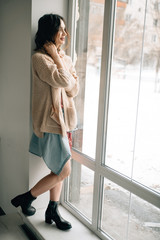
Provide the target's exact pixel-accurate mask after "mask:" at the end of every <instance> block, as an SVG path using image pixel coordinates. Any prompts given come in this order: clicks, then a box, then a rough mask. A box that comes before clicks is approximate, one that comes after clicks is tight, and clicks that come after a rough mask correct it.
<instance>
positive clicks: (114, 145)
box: [62, 0, 160, 240]
mask: <svg viewBox="0 0 160 240" xmlns="http://www.w3.org/2000/svg"><path fill="white" fill-rule="evenodd" d="M121 3H122V1H117V3H116V1H112V0H106V1H105V0H70V11H71V12H70V16H72V18H71V19H72V21H71V26H72V28H71V32H72V41H71V43H72V49H71V54H72V57H73V59H77V62H76V69H77V73H78V75H79V76H80V86H81V90H80V94H79V96H78V97H77V98H76V99H75V101H76V107H77V110H78V130H77V131H75V132H74V135H73V150H72V157H73V160H72V174H71V176H70V177H69V178H68V179H67V180H66V182H65V188H64V192H63V196H62V204H63V205H64V206H65V207H66V208H67V209H68V210H69V211H71V212H72V213H73V214H74V215H75V216H76V217H78V218H79V219H80V220H81V221H83V222H84V223H85V224H86V225H87V226H88V227H89V228H90V229H91V230H92V231H94V232H95V233H96V234H97V235H98V236H99V237H100V239H114V240H135V239H136V240H141V239H152V240H158V239H159V236H160V225H159V222H160V177H159V176H160V161H159V159H160V148H159V142H160V125H159V123H160V113H159V112H160V111H159V108H160V91H159V89H160V84H159V78H160V76H159V75H160V73H159V68H160V66H159V57H160V56H159V52H160V48H159V46H160V42H159V38H157V42H156V43H155V44H151V39H150V38H149V37H148V35H149V36H153V35H156V34H160V32H158V31H159V30H158V29H157V28H155V27H154V26H153V15H152V12H151V11H150V8H151V5H152V0H148V1H147V0H143V1H136V0H132V1H129V2H125V3H124V2H123V4H121ZM139 9H141V11H139ZM127 16H130V17H129V19H128V17H127ZM126 19H128V21H126ZM73 29H75V30H76V31H72V30H73ZM74 33H75V34H74ZM158 49H159V51H157V50H158Z"/></svg>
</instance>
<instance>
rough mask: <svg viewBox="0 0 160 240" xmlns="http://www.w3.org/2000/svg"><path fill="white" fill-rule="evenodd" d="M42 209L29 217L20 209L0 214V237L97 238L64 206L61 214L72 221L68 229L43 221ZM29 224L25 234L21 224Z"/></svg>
mask: <svg viewBox="0 0 160 240" xmlns="http://www.w3.org/2000/svg"><path fill="white" fill-rule="evenodd" d="M44 212H45V210H44V209H39V210H37V212H36V214H35V215H34V216H31V217H25V216H24V215H23V214H22V212H21V211H19V212H17V213H14V214H9V215H4V216H0V239H3V240H17V239H18V240H21V239H23V240H25V239H26V240H28V239H30V240H38V239H40V240H41V239H43V240H44V239H45V240H51V239H52V240H53V238H54V240H72V239H76V240H81V239H83V240H98V239H100V238H98V237H97V236H95V235H94V234H93V233H92V232H91V231H90V230H89V229H88V228H87V227H85V226H84V225H83V224H82V223H81V222H80V221H79V220H77V219H76V218H75V217H74V216H73V215H72V214H70V213H69V212H68V211H67V210H66V209H65V208H63V207H62V206H60V212H61V214H62V216H63V217H64V218H65V219H67V220H68V221H70V222H71V223H72V226H73V228H72V229H71V230H69V231H65V232H64V231H61V230H58V229H57V228H56V227H55V225H54V224H52V225H49V224H46V223H45V222H44ZM25 224H27V226H29V228H30V230H32V231H31V233H30V234H28V233H27V235H28V236H27V235H26V231H25V232H24V230H23V229H24V228H22V227H23V226H26V225H25Z"/></svg>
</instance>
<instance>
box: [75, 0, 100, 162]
mask: <svg viewBox="0 0 160 240" xmlns="http://www.w3.org/2000/svg"><path fill="white" fill-rule="evenodd" d="M77 2H78V9H79V14H78V16H77V18H78V17H79V19H78V21H77V32H76V54H77V63H76V69H77V73H78V75H79V77H80V93H79V95H78V97H77V98H76V107H77V112H78V130H77V131H75V132H74V136H73V147H75V148H76V149H78V150H80V151H82V152H83V153H85V154H86V155H88V156H90V157H92V158H93V159H94V158H95V149H96V134H97V117H98V99H99V84H100V65H101V64H100V62H101V50H102V49H101V48H102V33H103V16H104V0H101V1H99V0H79V1H77Z"/></svg>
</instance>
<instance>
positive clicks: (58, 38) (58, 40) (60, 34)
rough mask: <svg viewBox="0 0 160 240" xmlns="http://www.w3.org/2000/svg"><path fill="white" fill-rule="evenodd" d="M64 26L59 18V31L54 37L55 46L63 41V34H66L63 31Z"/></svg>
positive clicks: (58, 45)
mask: <svg viewBox="0 0 160 240" xmlns="http://www.w3.org/2000/svg"><path fill="white" fill-rule="evenodd" d="M65 28H66V26H65V24H64V22H63V21H62V20H61V24H60V27H59V31H58V33H57V34H56V37H55V44H56V47H57V48H58V47H60V46H61V45H62V44H64V43H65V36H66V35H67V33H66V31H65Z"/></svg>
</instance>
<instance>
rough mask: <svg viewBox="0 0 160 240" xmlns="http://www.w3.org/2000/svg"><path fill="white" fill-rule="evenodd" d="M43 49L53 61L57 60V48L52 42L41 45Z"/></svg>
mask: <svg viewBox="0 0 160 240" xmlns="http://www.w3.org/2000/svg"><path fill="white" fill-rule="evenodd" d="M43 47H44V49H45V50H46V52H47V53H48V54H49V55H50V56H51V57H52V58H53V60H55V58H58V57H59V55H58V52H57V47H56V45H55V44H54V43H52V42H47V43H45V44H44V45H43Z"/></svg>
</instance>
